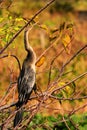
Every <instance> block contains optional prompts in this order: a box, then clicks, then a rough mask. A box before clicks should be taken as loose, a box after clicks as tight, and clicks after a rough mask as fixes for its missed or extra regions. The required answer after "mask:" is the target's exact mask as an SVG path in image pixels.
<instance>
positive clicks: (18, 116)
mask: <svg viewBox="0 0 87 130" xmlns="http://www.w3.org/2000/svg"><path fill="white" fill-rule="evenodd" d="M22 117H23V108H20V109H19V110H18V112H17V113H16V115H15V119H14V127H16V126H17V125H18V124H19V123H21V121H22Z"/></svg>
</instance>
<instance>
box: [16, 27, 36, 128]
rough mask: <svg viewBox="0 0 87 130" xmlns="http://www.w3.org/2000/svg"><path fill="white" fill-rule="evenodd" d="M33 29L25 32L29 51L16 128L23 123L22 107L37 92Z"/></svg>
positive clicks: (20, 86)
mask: <svg viewBox="0 0 87 130" xmlns="http://www.w3.org/2000/svg"><path fill="white" fill-rule="evenodd" d="M30 29H31V28H29V27H26V28H25V31H24V47H25V50H26V51H27V56H26V57H25V59H24V61H23V64H22V69H21V71H20V74H19V77H18V81H17V88H18V102H17V104H16V108H17V113H16V115H15V118H14V127H16V126H17V125H18V124H19V123H21V121H22V117H23V108H22V106H23V105H24V104H26V103H27V102H28V100H29V98H30V95H31V93H32V91H33V90H36V83H35V81H36V69H35V63H36V53H35V52H34V50H33V48H32V47H31V46H30V43H29V40H28V35H29V31H30Z"/></svg>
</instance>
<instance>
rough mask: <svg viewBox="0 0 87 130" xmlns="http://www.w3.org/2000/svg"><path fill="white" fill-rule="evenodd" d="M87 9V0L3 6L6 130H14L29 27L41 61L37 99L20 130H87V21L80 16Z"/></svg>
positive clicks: (0, 33) (1, 108)
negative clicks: (18, 89) (19, 82)
mask: <svg viewBox="0 0 87 130" xmlns="http://www.w3.org/2000/svg"><path fill="white" fill-rule="evenodd" d="M77 5H78V6H77ZM86 5H87V2H86V0H83V4H82V3H81V1H80V0H74V1H70V2H67V0H63V1H61V2H60V1H57V0H51V1H50V2H49V3H46V2H44V1H43V0H42V1H41V0H38V2H37V1H36V0H32V2H31V0H25V1H24V0H19V1H18V0H14V1H13V0H4V1H0V129H2V130H3V129H13V120H14V116H15V114H16V112H17V110H16V107H15V105H16V103H17V97H18V94H17V78H18V75H19V72H20V70H21V65H22V61H23V59H24V58H25V56H26V53H25V50H24V44H23V31H24V28H25V27H26V26H30V27H31V31H30V34H29V41H30V44H31V46H32V47H33V48H34V50H35V52H36V55H37V62H36V69H37V72H36V84H37V94H35V93H34V92H33V93H32V95H31V97H30V99H29V102H28V103H27V104H26V105H25V106H23V109H24V116H23V120H22V123H21V124H20V125H19V126H17V129H20V130H21V129H26V130H28V129H29V130H33V129H35V130H52V129H53V130H58V129H59V130H60V129H61V130H86V129H87V121H86V120H87V119H86V117H87V109H86V108H87V103H86V101H87V91H86V87H87V43H86V42H87V31H86V28H87V23H86V20H85V19H86V18H87V16H86V15H83V16H82V14H81V15H80V11H83V12H85V13H86V8H85V7H86ZM80 16H81V17H80Z"/></svg>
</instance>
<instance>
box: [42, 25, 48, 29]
mask: <svg viewBox="0 0 87 130" xmlns="http://www.w3.org/2000/svg"><path fill="white" fill-rule="evenodd" d="M40 28H42V29H44V30H48V28H47V26H46V25H45V24H42V25H40Z"/></svg>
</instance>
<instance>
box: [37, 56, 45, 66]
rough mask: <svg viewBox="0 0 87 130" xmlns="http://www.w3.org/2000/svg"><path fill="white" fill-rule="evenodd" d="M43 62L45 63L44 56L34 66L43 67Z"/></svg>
mask: <svg viewBox="0 0 87 130" xmlns="http://www.w3.org/2000/svg"><path fill="white" fill-rule="evenodd" d="M44 61H45V56H42V57H41V58H40V60H39V61H38V62H37V63H36V66H37V67H40V66H41V65H43V63H44Z"/></svg>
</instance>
